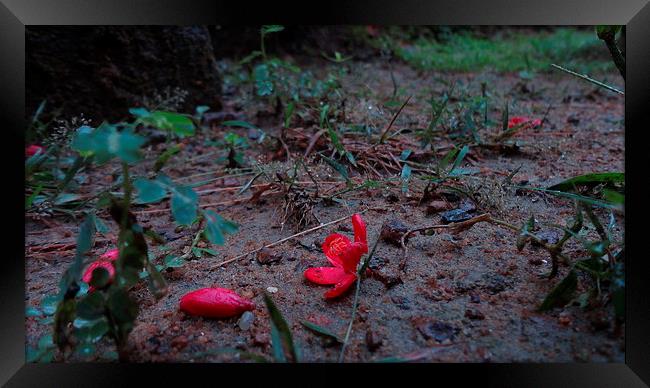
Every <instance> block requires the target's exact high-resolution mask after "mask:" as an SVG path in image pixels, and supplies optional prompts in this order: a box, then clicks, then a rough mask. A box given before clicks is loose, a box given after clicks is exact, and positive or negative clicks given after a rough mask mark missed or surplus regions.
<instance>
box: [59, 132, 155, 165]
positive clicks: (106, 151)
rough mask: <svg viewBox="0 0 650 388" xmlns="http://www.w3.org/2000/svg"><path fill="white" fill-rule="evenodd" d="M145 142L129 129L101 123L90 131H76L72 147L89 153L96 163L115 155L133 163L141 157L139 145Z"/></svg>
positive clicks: (104, 161)
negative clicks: (120, 129) (118, 128)
mask: <svg viewBox="0 0 650 388" xmlns="http://www.w3.org/2000/svg"><path fill="white" fill-rule="evenodd" d="M145 142H146V139H145V138H144V137H142V136H139V135H136V134H134V133H133V131H132V130H131V129H124V130H122V131H118V130H117V128H116V127H115V126H113V125H110V124H106V123H103V124H102V125H100V126H99V128H97V129H95V130H93V131H90V132H77V135H76V136H75V137H74V139H73V141H72V148H73V149H75V150H77V151H79V152H80V153H86V154H87V153H91V154H92V155H94V160H95V161H96V162H97V163H98V164H104V163H106V162H108V161H109V160H111V159H113V158H115V157H117V158H120V159H121V160H122V161H124V162H126V163H135V162H137V161H139V160H140V159H141V157H142V155H141V152H140V147H141V146H142V145H143V144H144V143H145Z"/></svg>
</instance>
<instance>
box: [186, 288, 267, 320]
mask: <svg viewBox="0 0 650 388" xmlns="http://www.w3.org/2000/svg"><path fill="white" fill-rule="evenodd" d="M180 308H181V310H182V311H184V312H186V313H188V314H190V315H197V316H202V317H208V318H228V317H234V316H237V315H240V314H242V313H243V312H244V311H250V310H253V309H255V305H254V304H253V302H252V301H251V300H249V299H246V298H243V297H241V296H239V295H237V293H236V292H234V291H233V290H229V289H227V288H201V289H199V290H196V291H192V292H189V293H187V294H185V295H184V296H183V297H182V298H181V302H180Z"/></svg>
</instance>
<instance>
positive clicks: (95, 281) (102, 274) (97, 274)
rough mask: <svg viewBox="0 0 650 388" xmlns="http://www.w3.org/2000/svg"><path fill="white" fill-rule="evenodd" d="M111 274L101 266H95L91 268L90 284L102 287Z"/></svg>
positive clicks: (98, 287)
mask: <svg viewBox="0 0 650 388" xmlns="http://www.w3.org/2000/svg"><path fill="white" fill-rule="evenodd" d="M110 279H111V274H110V273H108V270H107V269H106V268H103V267H97V268H95V269H94V270H93V272H92V274H91V277H90V285H91V286H93V287H95V288H96V289H100V288H104V287H105V286H106V285H107V284H108V283H109V281H110Z"/></svg>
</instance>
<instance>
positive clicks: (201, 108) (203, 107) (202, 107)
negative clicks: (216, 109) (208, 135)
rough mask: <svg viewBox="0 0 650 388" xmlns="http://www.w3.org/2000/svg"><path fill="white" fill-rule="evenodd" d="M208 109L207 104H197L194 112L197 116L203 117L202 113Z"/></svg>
mask: <svg viewBox="0 0 650 388" xmlns="http://www.w3.org/2000/svg"><path fill="white" fill-rule="evenodd" d="M209 110H210V107H209V106H207V105H199V106H197V107H196V109H195V112H196V115H197V116H198V117H203V114H204V113H205V112H207V111H209Z"/></svg>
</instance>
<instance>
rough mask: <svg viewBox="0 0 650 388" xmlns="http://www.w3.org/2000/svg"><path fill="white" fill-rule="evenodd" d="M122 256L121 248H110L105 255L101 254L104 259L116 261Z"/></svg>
mask: <svg viewBox="0 0 650 388" xmlns="http://www.w3.org/2000/svg"><path fill="white" fill-rule="evenodd" d="M119 256H120V250H119V249H117V248H115V249H110V250H108V251H106V253H104V254H103V255H101V256H99V258H100V259H104V260H110V261H115V260H117V258H118V257H119Z"/></svg>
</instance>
